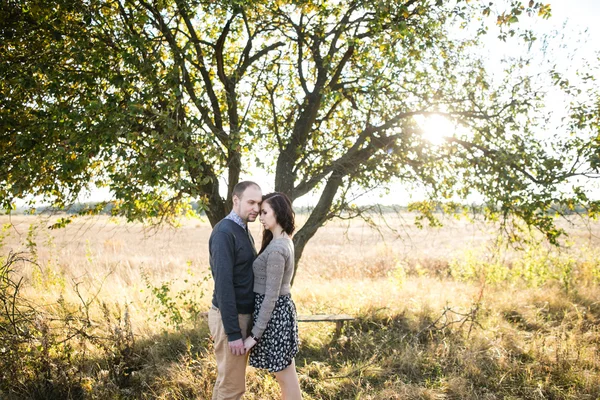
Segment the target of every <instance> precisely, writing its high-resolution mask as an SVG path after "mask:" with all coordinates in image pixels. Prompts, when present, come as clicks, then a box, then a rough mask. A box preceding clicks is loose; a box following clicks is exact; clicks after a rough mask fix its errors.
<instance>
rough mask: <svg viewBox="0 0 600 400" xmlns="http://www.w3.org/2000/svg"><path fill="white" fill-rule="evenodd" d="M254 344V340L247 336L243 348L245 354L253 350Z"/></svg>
mask: <svg viewBox="0 0 600 400" xmlns="http://www.w3.org/2000/svg"><path fill="white" fill-rule="evenodd" d="M255 344H256V339H254V338H253V337H252V336H248V337H247V338H246V340H244V348H245V349H246V352H248V351H249V350H250V349H251V348H253V347H254V345H255Z"/></svg>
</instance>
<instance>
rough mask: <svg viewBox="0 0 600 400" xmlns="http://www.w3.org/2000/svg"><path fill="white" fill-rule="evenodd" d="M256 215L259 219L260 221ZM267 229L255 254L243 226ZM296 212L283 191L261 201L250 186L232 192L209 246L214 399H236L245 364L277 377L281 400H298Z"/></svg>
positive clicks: (243, 384)
mask: <svg viewBox="0 0 600 400" xmlns="http://www.w3.org/2000/svg"><path fill="white" fill-rule="evenodd" d="M259 215H260V216H259ZM257 216H259V219H260V222H261V223H262V225H263V227H264V231H263V238H262V245H261V248H260V252H259V253H258V256H257V254H256V249H255V247H254V240H253V239H252V235H251V234H250V232H249V231H248V226H247V224H248V222H253V221H254V220H256V217H257ZM294 229H295V225H294V211H293V209H292V203H291V202H290V200H289V198H288V197H287V196H286V195H285V194H283V193H277V192H275V193H270V194H267V195H265V196H263V195H262V192H261V189H260V187H259V186H258V185H257V184H256V183H254V182H250V181H244V182H240V183H238V184H237V185H235V187H234V188H233V209H232V211H231V213H230V214H229V215H228V216H227V217H225V218H224V219H223V220H221V221H220V222H219V223H218V224H217V225H215V227H214V229H213V232H212V234H211V236H210V240H209V254H210V269H211V271H212V276H213V279H214V281H215V288H214V292H213V299H212V307H211V309H210V311H209V313H208V326H209V329H210V333H211V335H212V337H213V340H214V348H215V358H216V360H217V380H216V382H215V386H214V389H213V397H212V398H213V400H214V399H218V400H224V399H240V398H241V397H242V395H243V394H244V392H245V390H246V362H247V360H248V356H249V359H250V365H252V366H253V367H255V368H264V369H267V370H269V371H270V372H274V373H275V377H276V378H277V382H278V383H279V386H280V387H281V393H282V398H283V399H286V400H292V399H301V398H302V394H301V391H300V384H299V382H298V375H297V374H296V365H295V363H294V356H295V355H296V353H298V325H297V322H296V307H295V305H294V302H293V301H292V298H291V296H290V282H291V280H292V274H293V272H294V244H293V242H292V240H291V237H290V236H291V235H292V233H293V232H294Z"/></svg>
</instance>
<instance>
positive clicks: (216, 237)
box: [208, 219, 256, 342]
mask: <svg viewBox="0 0 600 400" xmlns="http://www.w3.org/2000/svg"><path fill="white" fill-rule="evenodd" d="M208 248H209V254H210V269H211V271H212V276H213V279H214V281H215V289H214V292H213V298H212V303H213V305H214V306H215V307H217V308H218V309H219V311H220V313H221V319H222V320H223V327H224V328H225V333H226V334H227V339H228V340H229V341H230V342H231V341H234V340H237V339H241V338H242V332H241V330H240V324H239V321H238V314H251V313H252V312H253V311H254V291H253V288H254V274H253V273H252V263H253V262H254V259H255V258H256V249H255V248H254V245H253V244H252V243H251V242H250V238H249V237H248V234H247V233H246V231H245V230H244V228H242V227H241V226H239V225H238V224H236V223H235V222H234V221H232V220H230V219H223V220H221V221H219V223H217V225H215V227H214V229H213V231H212V233H211V235H210V239H209V241H208Z"/></svg>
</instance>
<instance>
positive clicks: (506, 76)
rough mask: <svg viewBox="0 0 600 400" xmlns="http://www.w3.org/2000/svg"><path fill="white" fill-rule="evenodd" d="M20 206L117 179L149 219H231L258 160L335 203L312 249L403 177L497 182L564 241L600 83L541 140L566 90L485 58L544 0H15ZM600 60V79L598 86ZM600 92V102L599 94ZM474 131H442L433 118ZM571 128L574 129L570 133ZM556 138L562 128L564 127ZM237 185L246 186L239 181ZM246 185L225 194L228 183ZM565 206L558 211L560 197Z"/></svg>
mask: <svg viewBox="0 0 600 400" xmlns="http://www.w3.org/2000/svg"><path fill="white" fill-rule="evenodd" d="M1 7H2V8H1V13H2V15H1V18H0V21H2V22H1V26H0V38H1V43H0V59H1V60H2V61H1V62H0V77H1V80H0V88H1V93H2V99H1V100H0V118H1V119H0V124H1V127H2V128H1V130H0V135H1V139H0V148H1V153H0V157H1V162H0V201H1V202H2V207H4V208H5V209H8V208H10V207H11V204H12V203H13V202H14V200H15V199H18V198H24V197H26V196H28V195H34V196H43V197H45V198H47V199H50V200H51V201H52V202H53V204H54V205H56V206H66V205H68V204H69V203H71V202H73V201H74V199H75V198H76V197H77V195H78V194H79V193H80V192H81V191H82V190H85V189H86V188H89V187H90V186H91V185H94V186H97V187H109V188H110V189H111V192H112V193H113V195H114V198H115V201H114V208H113V212H114V213H116V214H119V215H124V216H126V217H127V218H128V219H129V220H147V219H148V218H151V219H164V218H171V217H173V216H176V215H179V214H180V213H181V212H182V211H184V210H185V209H186V207H187V204H188V203H189V201H190V200H197V201H200V202H201V204H202V205H203V208H204V210H205V211H206V214H207V216H208V218H209V220H210V222H211V223H212V224H213V225H214V224H215V223H216V222H217V221H219V220H220V219H221V218H222V217H223V216H225V215H226V213H227V212H228V210H229V209H230V207H231V192H232V189H233V185H235V183H237V182H238V181H239V179H240V177H241V176H242V175H243V173H244V170H245V168H247V167H248V165H257V166H260V167H262V168H264V169H265V170H266V171H267V172H268V173H270V174H271V175H272V176H274V187H275V190H277V191H282V192H285V193H287V194H288V195H289V196H290V198H291V199H292V200H296V199H298V198H300V197H302V196H305V195H307V194H309V193H315V192H316V193H318V194H319V199H318V201H317V202H316V205H315V207H314V208H313V209H312V212H311V214H310V216H309V217H308V220H307V222H306V223H305V224H304V225H303V227H302V228H301V229H300V230H299V231H298V232H297V234H296V235H295V237H294V241H295V245H296V257H297V259H299V258H300V256H301V255H302V251H303V249H304V246H305V245H306V243H307V242H308V241H309V240H310V239H311V238H312V237H313V235H314V234H315V233H316V231H317V230H318V228H319V227H321V226H322V225H323V224H324V223H326V222H327V221H328V220H330V219H332V218H334V217H336V216H340V215H344V216H353V215H357V214H359V213H360V209H359V208H357V207H356V206H354V205H353V204H352V193H354V192H356V191H364V190H370V189H373V188H377V187H381V186H382V185H386V184H387V183H388V182H390V181H391V180H396V181H401V182H404V183H409V184H419V185H422V186H423V187H425V188H427V189H428V193H429V196H430V200H429V201H427V202H422V203H419V204H416V205H415V209H418V210H419V211H421V212H422V213H423V214H424V215H425V216H426V217H427V218H430V219H431V220H433V218H434V217H433V214H432V211H433V210H434V209H435V207H437V206H438V205H440V204H442V205H443V204H446V205H447V206H451V207H454V206H455V203H454V202H453V200H454V199H456V198H459V199H464V198H467V197H468V196H469V195H470V194H472V193H478V194H480V195H482V196H483V198H484V199H485V208H484V212H485V213H486V214H485V215H486V216H487V217H488V218H491V219H495V218H500V219H501V220H502V221H504V222H506V221H514V220H518V221H524V222H525V223H526V224H528V225H531V226H534V227H536V228H538V229H540V230H541V231H542V232H544V234H546V236H547V237H548V238H549V239H550V240H551V241H556V238H557V237H558V236H559V235H560V233H561V232H560V231H559V230H557V229H556V227H555V225H554V222H553V221H554V220H553V217H554V215H553V213H554V212H555V211H556V210H557V209H560V207H575V206H581V205H584V206H585V207H588V210H589V211H590V213H591V214H595V213H596V212H597V203H596V202H594V201H592V200H590V198H589V193H588V191H586V188H585V184H580V185H579V186H576V187H575V189H573V190H564V187H565V184H570V183H571V182H572V178H573V177H577V176H580V177H596V176H597V175H598V168H599V162H598V160H600V157H599V153H598V148H599V147H598V144H599V142H600V134H599V131H598V129H599V128H598V126H599V123H598V118H599V115H600V113H599V110H598V108H599V107H600V106H599V104H600V102H599V101H598V99H599V98H600V97H599V96H598V92H597V90H594V89H593V88H592V89H589V90H590V92H588V93H587V96H582V94H581V93H582V91H585V90H588V89H582V88H580V87H574V86H572V85H569V83H566V84H565V82H564V76H563V75H561V71H558V70H557V71H554V75H553V79H554V81H553V84H554V85H555V86H556V87H558V88H560V89H561V90H563V91H564V93H565V94H566V95H568V96H571V98H572V99H573V101H572V103H571V109H572V112H571V113H570V118H569V122H568V123H567V125H568V129H571V131H572V132H573V134H574V136H569V135H563V136H560V138H559V137H558V136H557V138H549V137H548V136H546V137H544V136H543V135H542V136H540V135H539V132H540V130H541V129H543V128H544V123H545V122H546V120H545V119H544V118H543V113H542V111H541V110H542V109H543V104H544V100H545V95H546V89H544V87H543V86H541V85H540V84H539V83H538V81H536V79H535V77H533V76H531V75H528V74H527V73H525V72H524V64H526V63H527V61H526V60H524V59H522V58H517V59H514V60H512V61H508V62H507V63H506V64H505V65H504V67H503V69H504V72H503V74H502V78H501V79H499V78H498V76H497V75H496V76H495V77H494V76H492V75H491V74H490V71H488V70H487V69H486V64H485V60H484V59H483V57H482V56H481V55H480V53H478V49H480V48H481V46H482V41H481V38H482V37H483V36H485V35H486V32H487V26H488V25H489V22H490V19H493V21H494V22H495V23H497V25H498V26H500V27H501V28H502V30H501V34H500V35H501V39H503V40H511V38H518V40H525V41H529V42H533V41H534V40H536V38H535V37H534V35H533V34H532V33H531V32H529V31H526V30H522V31H520V30H518V29H517V27H518V23H519V22H518V21H519V18H521V19H522V18H546V17H549V15H550V7H549V6H548V5H547V4H543V3H540V2H534V1H528V2H521V1H511V2H510V3H508V2H505V3H501V4H496V5H495V6H494V5H492V4H491V3H488V2H485V4H484V3H479V2H466V1H456V2H446V1H441V0H437V1H432V0H403V1H390V2H373V1H361V0H353V1H347V2H339V1H326V0H322V1H312V0H304V1H299V2H298V1H297V2H288V1H278V0H272V1H259V0H253V1H239V0H224V1H208V0H206V1H203V0H193V1H192V0H87V1H77V0H57V1H55V2H53V4H52V6H48V4H47V2H44V1H41V0H23V1H20V2H12V1H8V2H6V1H5V2H2V6H1ZM593 79H594V75H592V74H591V73H590V77H589V78H588V80H587V81H586V80H585V79H584V80H583V82H584V83H585V82H590V81H591V80H593ZM590 99H591V100H590ZM431 115H443V116H444V117H446V118H448V119H449V120H451V121H453V122H454V123H456V124H457V125H459V126H460V127H461V129H459V130H458V131H457V132H456V133H454V134H453V135H451V136H449V137H447V138H446V140H445V142H444V143H443V144H441V145H434V144H432V143H430V142H429V141H427V140H426V139H425V138H424V137H423V135H422V129H421V128H420V125H419V124H418V121H417V119H416V117H417V116H423V117H427V116H431ZM568 129H567V130H568ZM548 139H549V140H548ZM223 185H225V186H226V187H227V190H222V189H221V186H223ZM225 192H226V193H227V194H226V195H225V196H222V195H221V193H225ZM557 207H558V208H557Z"/></svg>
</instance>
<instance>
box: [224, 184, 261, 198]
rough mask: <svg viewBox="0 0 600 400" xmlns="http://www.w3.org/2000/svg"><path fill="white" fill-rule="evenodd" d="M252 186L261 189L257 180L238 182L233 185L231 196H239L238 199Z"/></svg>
mask: <svg viewBox="0 0 600 400" xmlns="http://www.w3.org/2000/svg"><path fill="white" fill-rule="evenodd" d="M250 186H256V187H257V188H258V189H259V190H260V186H258V183H256V182H252V181H241V182H238V183H237V184H236V185H235V186H234V187H233V193H232V194H231V197H233V196H237V198H238V199H240V200H241V199H242V194H243V193H244V192H245V191H246V189H248V187H250Z"/></svg>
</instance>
